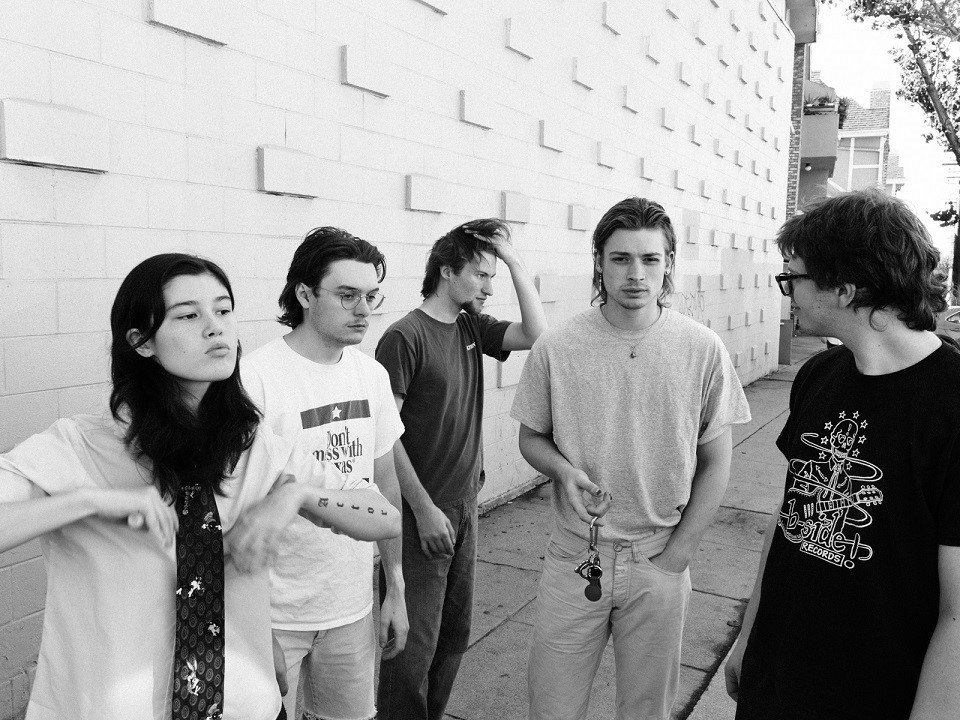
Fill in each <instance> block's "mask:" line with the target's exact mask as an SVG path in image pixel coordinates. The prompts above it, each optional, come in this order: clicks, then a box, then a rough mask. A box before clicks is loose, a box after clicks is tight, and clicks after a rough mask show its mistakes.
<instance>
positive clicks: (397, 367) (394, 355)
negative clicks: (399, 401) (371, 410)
mask: <svg viewBox="0 0 960 720" xmlns="http://www.w3.org/2000/svg"><path fill="white" fill-rule="evenodd" d="M376 358H377V362H378V363H380V364H381V365H383V367H384V369H386V371H387V376H388V377H389V378H390V389H391V391H392V392H393V393H394V394H395V395H399V396H400V397H406V395H407V389H408V388H409V387H410V383H411V382H412V381H413V376H414V374H415V373H416V369H417V356H416V353H415V352H414V350H413V348H412V347H411V345H410V342H409V340H407V338H406V337H404V335H403V333H401V332H400V331H399V330H396V329H391V330H387V332H385V333H384V334H383V337H381V338H380V342H378V343H377V351H376Z"/></svg>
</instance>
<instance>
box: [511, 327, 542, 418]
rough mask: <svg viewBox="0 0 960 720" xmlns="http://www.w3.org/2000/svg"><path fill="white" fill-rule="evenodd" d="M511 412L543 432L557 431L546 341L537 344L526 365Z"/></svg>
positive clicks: (513, 415) (514, 416)
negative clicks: (554, 425)
mask: <svg viewBox="0 0 960 720" xmlns="http://www.w3.org/2000/svg"><path fill="white" fill-rule="evenodd" d="M510 416H511V417H512V418H513V419H514V420H518V421H519V422H521V423H523V424H524V425H526V426H527V427H528V428H530V429H531V430H533V431H534V432H538V433H540V434H542V435H545V434H548V433H550V432H552V431H553V410H552V404H551V399H550V363H549V358H548V356H547V350H546V346H545V345H544V343H543V342H542V341H540V340H538V341H537V342H535V343H534V344H533V348H531V350H530V353H529V354H528V355H527V361H526V362H525V363H524V365H523V373H522V374H521V375H520V384H519V385H518V386H517V394H516V395H515V396H514V398H513V406H512V407H511V408H510Z"/></svg>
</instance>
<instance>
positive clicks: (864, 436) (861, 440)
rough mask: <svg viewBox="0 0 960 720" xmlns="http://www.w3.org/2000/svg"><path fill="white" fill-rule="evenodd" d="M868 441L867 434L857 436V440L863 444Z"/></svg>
mask: <svg viewBox="0 0 960 720" xmlns="http://www.w3.org/2000/svg"><path fill="white" fill-rule="evenodd" d="M866 441H867V436H866V435H861V436H860V437H859V438H857V442H858V443H860V444H861V445H862V444H863V443H865V442H866Z"/></svg>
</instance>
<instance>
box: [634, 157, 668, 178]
mask: <svg viewBox="0 0 960 720" xmlns="http://www.w3.org/2000/svg"><path fill="white" fill-rule="evenodd" d="M637 170H638V173H639V175H640V177H642V178H643V179H644V180H655V181H657V182H659V181H660V178H661V177H662V172H661V167H660V165H659V163H657V161H656V160H654V159H652V158H650V157H641V158H638V163H637Z"/></svg>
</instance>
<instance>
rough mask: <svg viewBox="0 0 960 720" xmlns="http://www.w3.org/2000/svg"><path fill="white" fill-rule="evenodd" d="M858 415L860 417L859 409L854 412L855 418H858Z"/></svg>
mask: <svg viewBox="0 0 960 720" xmlns="http://www.w3.org/2000/svg"><path fill="white" fill-rule="evenodd" d="M858 417H860V411H859V410H858V411H857V412H855V413H854V414H853V419H854V420H856V419H857V418H858Z"/></svg>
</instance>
